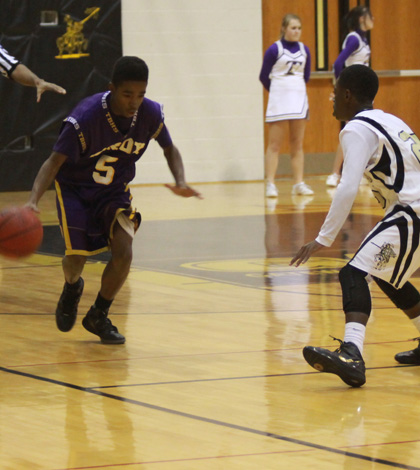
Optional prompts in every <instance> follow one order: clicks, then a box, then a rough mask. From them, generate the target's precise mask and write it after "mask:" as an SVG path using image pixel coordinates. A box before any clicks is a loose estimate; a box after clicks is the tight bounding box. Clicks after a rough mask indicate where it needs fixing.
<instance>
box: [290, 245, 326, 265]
mask: <svg viewBox="0 0 420 470" xmlns="http://www.w3.org/2000/svg"><path fill="white" fill-rule="evenodd" d="M323 246H324V245H321V244H320V243H318V242H317V241H316V240H313V241H312V242H309V243H307V244H306V245H303V246H302V248H301V249H300V250H299V251H298V252H297V253H296V255H295V256H294V257H293V258H292V261H290V264H289V266H293V265H295V266H296V267H298V266H299V265H300V264H304V263H306V261H308V259H309V258H310V257H311V256H312V255H313V254H314V253H315V252H317V251H318V250H320V249H321V248H322V247H323Z"/></svg>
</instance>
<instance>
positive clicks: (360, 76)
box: [338, 64, 379, 103]
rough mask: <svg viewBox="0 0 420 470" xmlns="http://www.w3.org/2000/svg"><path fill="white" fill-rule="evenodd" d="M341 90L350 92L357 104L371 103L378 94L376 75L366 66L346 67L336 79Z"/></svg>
mask: <svg viewBox="0 0 420 470" xmlns="http://www.w3.org/2000/svg"><path fill="white" fill-rule="evenodd" d="M338 84H339V85H340V87H341V88H344V89H346V90H350V92H351V94H352V95H353V96H354V97H355V98H356V99H357V101H359V102H361V103H362V102H364V101H373V100H374V98H375V96H376V93H378V88H379V80H378V76H377V75H376V73H375V72H374V71H373V70H372V69H371V68H370V67H367V66H366V65H361V64H354V65H350V66H349V67H346V68H345V69H344V70H343V71H342V72H341V73H340V76H339V77H338Z"/></svg>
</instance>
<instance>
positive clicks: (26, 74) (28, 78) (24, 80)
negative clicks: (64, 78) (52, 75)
mask: <svg viewBox="0 0 420 470" xmlns="http://www.w3.org/2000/svg"><path fill="white" fill-rule="evenodd" d="M11 77H12V79H13V80H14V81H15V82H17V83H20V84H21V85H24V86H32V87H35V88H36V101H37V102H38V103H39V102H40V100H41V95H42V94H43V93H44V92H45V91H54V92H55V93H60V94H61V95H65V94H66V90H65V89H64V88H62V87H61V86H58V85H56V84H55V83H49V82H46V81H45V80H43V79H42V78H39V77H38V76H37V75H35V74H34V73H33V72H32V71H31V70H29V69H28V67H26V65H23V64H19V65H18V66H17V67H16V68H15V70H13V72H12V75H11Z"/></svg>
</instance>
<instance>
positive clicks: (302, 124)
mask: <svg viewBox="0 0 420 470" xmlns="http://www.w3.org/2000/svg"><path fill="white" fill-rule="evenodd" d="M305 128H306V119H291V120H290V121H289V133H290V135H289V141H290V156H291V166H292V175H293V190H292V194H296V195H303V196H310V195H312V194H313V193H314V192H313V191H312V189H311V188H310V187H309V186H308V185H307V184H305V183H304V181H303V173H304V159H305V156H304V153H303V138H304V136H305Z"/></svg>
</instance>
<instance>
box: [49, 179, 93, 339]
mask: <svg viewBox="0 0 420 470" xmlns="http://www.w3.org/2000/svg"><path fill="white" fill-rule="evenodd" d="M56 191H57V198H56V202H57V214H58V219H59V222H60V227H61V231H62V234H63V236H64V239H65V242H66V252H67V253H68V252H71V251H72V250H76V251H79V252H80V251H85V250H86V249H87V248H86V237H85V227H86V220H88V218H89V215H88V214H87V213H86V210H85V206H84V204H83V201H81V200H80V197H79V195H78V194H77V193H75V192H74V191H73V190H72V188H68V187H66V186H65V185H59V184H58V183H56ZM69 227H71V229H69ZM85 262H86V256H82V255H79V254H77V255H73V254H67V255H66V256H64V258H63V260H62V267H63V273H64V279H65V282H64V287H63V291H62V293H61V296H60V299H59V301H58V304H57V308H56V311H55V320H56V324H57V328H58V329H59V330H60V331H64V332H66V331H70V330H71V329H72V328H73V326H74V324H75V322H76V317H77V307H78V305H79V301H80V298H81V297H82V293H83V287H84V282H83V279H82V277H81V274H82V271H83V267H84V265H85Z"/></svg>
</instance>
